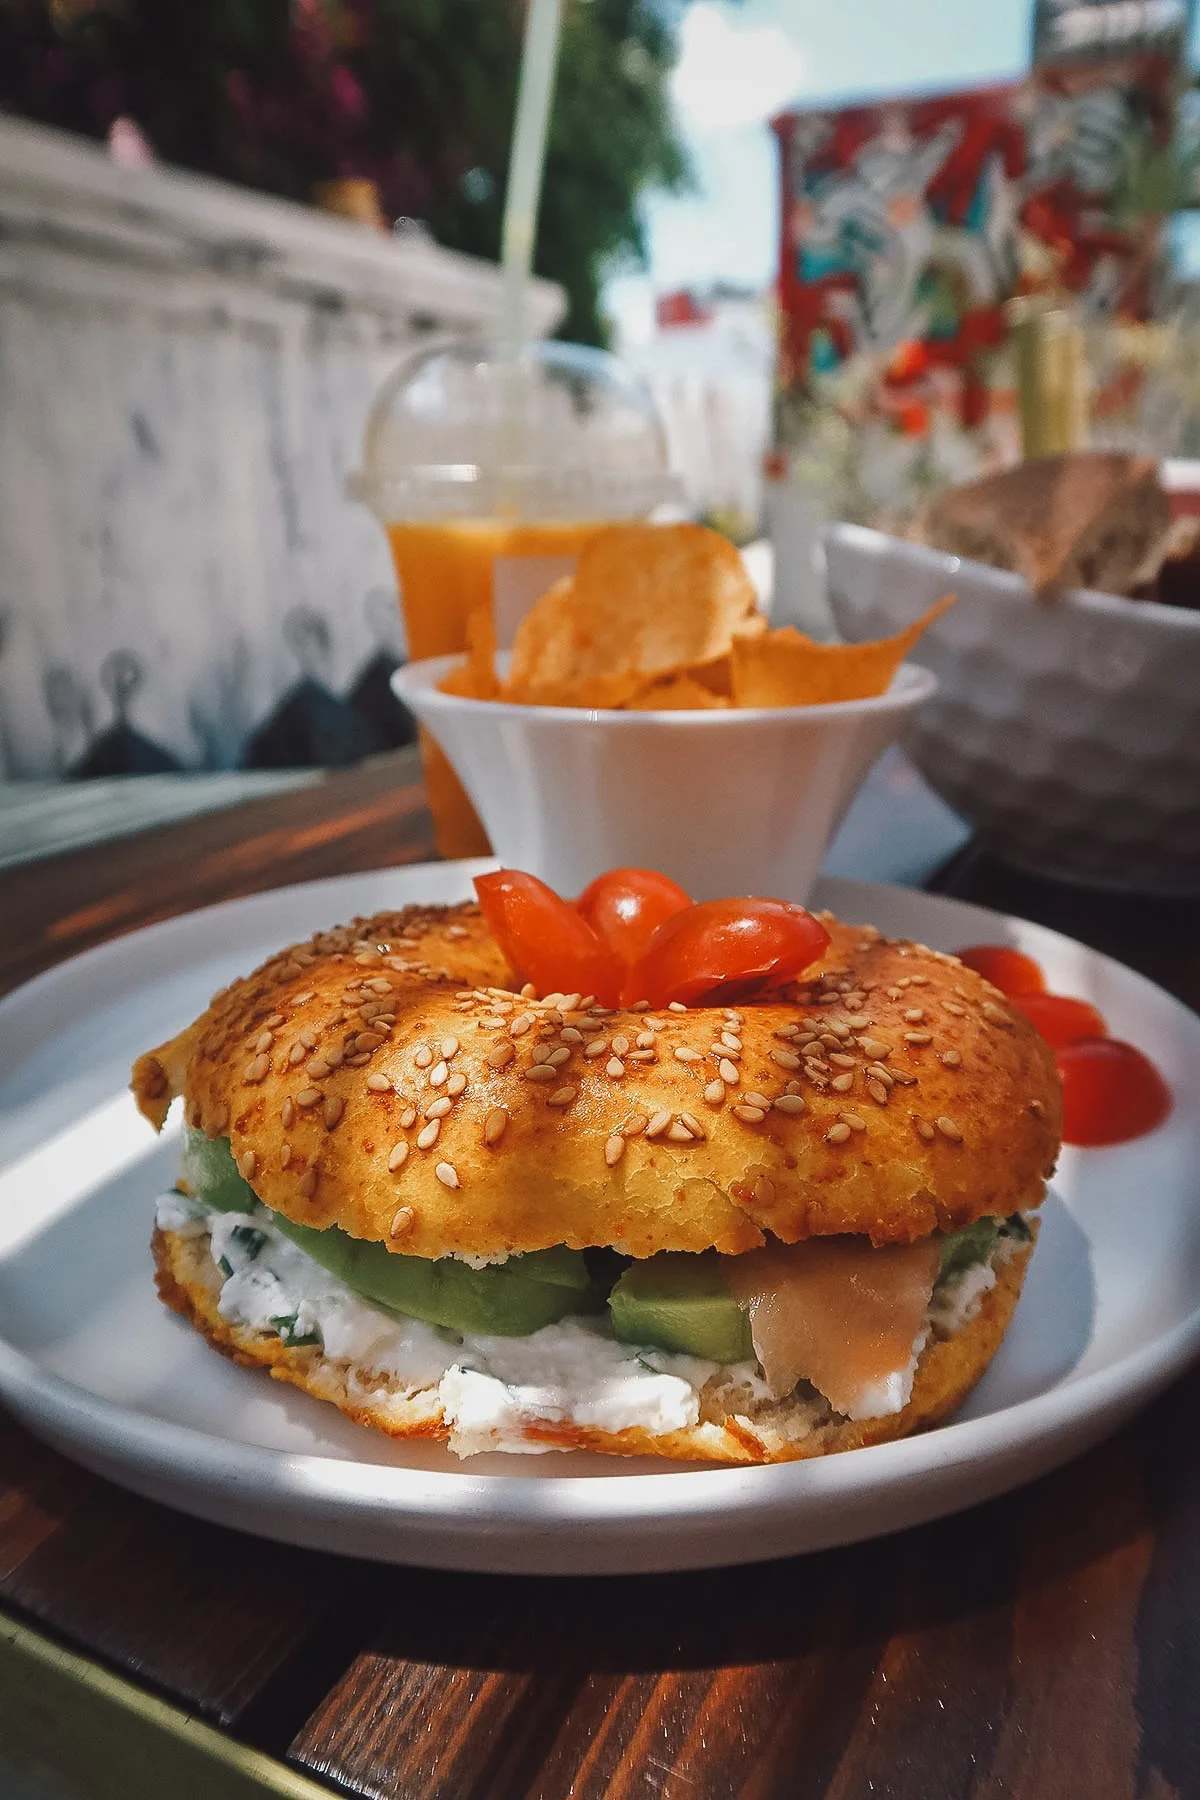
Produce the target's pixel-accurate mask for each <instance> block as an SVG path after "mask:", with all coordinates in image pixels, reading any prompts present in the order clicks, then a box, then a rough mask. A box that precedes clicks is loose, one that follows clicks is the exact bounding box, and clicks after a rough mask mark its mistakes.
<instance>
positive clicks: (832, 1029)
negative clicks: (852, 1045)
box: [822, 1019, 850, 1044]
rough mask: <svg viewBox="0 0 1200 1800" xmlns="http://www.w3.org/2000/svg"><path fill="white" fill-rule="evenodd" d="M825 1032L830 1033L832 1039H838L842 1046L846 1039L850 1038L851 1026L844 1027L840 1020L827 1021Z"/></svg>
mask: <svg viewBox="0 0 1200 1800" xmlns="http://www.w3.org/2000/svg"><path fill="white" fill-rule="evenodd" d="M825 1030H826V1031H827V1032H828V1033H829V1035H830V1037H835V1038H837V1040H838V1042H839V1043H842V1044H844V1043H845V1042H846V1039H847V1038H848V1037H849V1036H850V1027H849V1025H843V1024H842V1021H841V1020H840V1019H828V1020H826V1023H825ZM822 1042H824V1038H822Z"/></svg>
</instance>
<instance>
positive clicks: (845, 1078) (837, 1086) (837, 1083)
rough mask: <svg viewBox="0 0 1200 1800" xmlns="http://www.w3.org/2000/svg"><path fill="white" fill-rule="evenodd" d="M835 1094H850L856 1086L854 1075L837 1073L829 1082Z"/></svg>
mask: <svg viewBox="0 0 1200 1800" xmlns="http://www.w3.org/2000/svg"><path fill="white" fill-rule="evenodd" d="M829 1085H830V1087H831V1088H832V1089H833V1091H834V1093H835V1094H848V1093H849V1092H850V1089H851V1088H852V1087H853V1086H854V1077H853V1075H835V1076H834V1077H833V1080H832V1081H831V1082H830V1083H829Z"/></svg>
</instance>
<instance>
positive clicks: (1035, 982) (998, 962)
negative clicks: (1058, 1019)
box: [958, 944, 1046, 997]
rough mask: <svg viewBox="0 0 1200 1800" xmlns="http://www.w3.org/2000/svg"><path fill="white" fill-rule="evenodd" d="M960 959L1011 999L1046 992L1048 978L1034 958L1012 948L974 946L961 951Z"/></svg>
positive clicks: (1003, 945)
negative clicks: (1020, 995)
mask: <svg viewBox="0 0 1200 1800" xmlns="http://www.w3.org/2000/svg"><path fill="white" fill-rule="evenodd" d="M958 957H959V960H960V962H965V963H966V965H967V967H968V969H974V971H975V973H976V974H977V975H982V976H983V979H984V980H985V981H990V982H991V984H992V986H993V987H998V988H999V989H1000V992H1001V993H1002V994H1008V995H1009V996H1010V997H1011V996H1012V995H1013V994H1040V993H1043V992H1044V991H1045V987H1046V977H1045V976H1044V975H1043V974H1042V971H1041V970H1040V969H1039V968H1038V966H1037V964H1036V963H1035V962H1034V960H1033V958H1032V956H1026V954H1025V952H1024V951H1023V950H1014V949H1013V948H1012V946H1011V944H972V945H971V947H970V949H969V950H960V951H959V952H958Z"/></svg>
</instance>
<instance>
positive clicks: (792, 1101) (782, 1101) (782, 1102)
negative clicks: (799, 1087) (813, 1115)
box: [771, 1094, 808, 1118]
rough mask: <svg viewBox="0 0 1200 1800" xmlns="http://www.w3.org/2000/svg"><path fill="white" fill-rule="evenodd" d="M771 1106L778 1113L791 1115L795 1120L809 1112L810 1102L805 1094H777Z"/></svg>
mask: <svg viewBox="0 0 1200 1800" xmlns="http://www.w3.org/2000/svg"><path fill="white" fill-rule="evenodd" d="M771 1105H772V1106H773V1108H774V1109H775V1111H776V1112H781V1113H790V1114H791V1115H792V1117H793V1118H799V1116H800V1114H801V1113H804V1112H807V1111H808V1102H807V1101H806V1100H805V1098H804V1096H803V1094H776V1096H775V1098H774V1100H772V1102H771Z"/></svg>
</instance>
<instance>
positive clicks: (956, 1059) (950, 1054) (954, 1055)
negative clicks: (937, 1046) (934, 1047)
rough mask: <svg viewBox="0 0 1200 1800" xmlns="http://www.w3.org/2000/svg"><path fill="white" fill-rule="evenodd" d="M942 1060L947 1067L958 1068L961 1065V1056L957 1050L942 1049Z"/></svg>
mask: <svg viewBox="0 0 1200 1800" xmlns="http://www.w3.org/2000/svg"><path fill="white" fill-rule="evenodd" d="M942 1061H943V1062H944V1063H945V1065H946V1067H947V1068H948V1069H958V1068H961V1066H962V1057H961V1056H960V1055H959V1053H958V1051H957V1050H943V1051H942Z"/></svg>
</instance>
